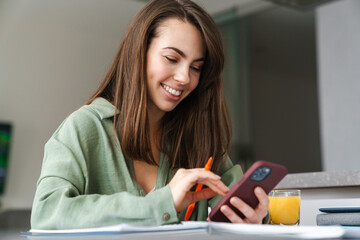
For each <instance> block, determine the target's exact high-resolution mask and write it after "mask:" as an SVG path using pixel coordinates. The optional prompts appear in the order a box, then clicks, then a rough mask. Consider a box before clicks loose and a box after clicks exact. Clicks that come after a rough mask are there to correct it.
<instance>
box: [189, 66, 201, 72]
mask: <svg viewBox="0 0 360 240" xmlns="http://www.w3.org/2000/svg"><path fill="white" fill-rule="evenodd" d="M191 69H192V70H194V71H196V72H200V71H201V68H199V67H194V66H192V67H191Z"/></svg>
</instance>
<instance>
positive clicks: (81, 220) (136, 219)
mask: <svg viewBox="0 0 360 240" xmlns="http://www.w3.org/2000/svg"><path fill="white" fill-rule="evenodd" d="M114 112H115V107H114V106H113V105H112V104H111V103H110V102H108V101H107V100H105V99H104V98H97V99H95V100H94V101H93V102H92V103H91V104H90V105H85V106H83V107H81V108H80V109H79V110H77V111H75V112H74V113H72V114H71V115H70V116H69V117H67V118H66V119H65V120H64V122H63V123H62V124H61V125H60V127H59V128H58V129H57V130H56V131H55V133H54V134H53V136H52V137H51V138H50V140H49V141H48V142H47V143H46V145H45V153H44V160H43V165H42V170H41V175H40V178H39V180H38V183H37V190H36V194H35V198H34V202H33V208H32V215H31V227H32V228H35V229H68V228H84V227H99V226H104V225H112V224H119V223H130V224H141V225H162V224H170V223H177V222H179V221H182V220H183V219H184V216H185V212H186V211H183V212H181V213H177V212H176V211H175V208H174V204H173V199H172V195H171V192H170V188H169V186H168V183H169V182H170V180H171V178H172V176H173V174H174V173H175V170H173V169H170V166H169V163H168V161H167V158H166V156H165V155H164V154H162V153H161V154H160V159H159V168H158V173H157V179H156V186H155V189H154V190H153V191H152V192H150V193H148V194H145V192H144V190H143V189H142V188H141V187H140V185H138V184H137V182H136V180H135V174H134V168H133V163H132V161H131V160H127V159H125V158H124V155H123V154H122V151H121V147H120V144H119V141H118V139H117V137H116V135H115V134H114V130H113V122H112V117H113V116H114ZM217 174H219V175H220V176H222V179H221V180H222V181H223V182H224V183H225V184H226V185H227V186H229V187H231V186H232V185H233V184H234V183H235V182H236V180H237V179H238V178H239V177H240V176H241V175H242V171H241V168H240V166H238V165H235V166H233V164H232V163H231V160H230V159H227V161H226V163H225V164H224V165H223V166H222V168H221V169H220V171H219V172H218V173H217ZM219 200H220V196H216V197H214V198H212V199H209V200H203V201H200V202H198V203H197V204H196V207H195V209H194V211H193V213H192V215H191V220H202V221H204V220H206V218H207V216H208V206H210V207H214V206H215V204H216V203H217V202H218V201H219Z"/></svg>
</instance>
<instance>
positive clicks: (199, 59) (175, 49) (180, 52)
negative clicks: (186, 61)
mask: <svg viewBox="0 0 360 240" xmlns="http://www.w3.org/2000/svg"><path fill="white" fill-rule="evenodd" d="M163 49H170V50H173V51H175V52H177V53H178V54H179V55H180V56H182V57H183V58H186V54H185V53H184V52H183V51H181V50H180V49H178V48H176V47H165V48H163ZM204 61H205V58H198V59H195V60H194V62H204Z"/></svg>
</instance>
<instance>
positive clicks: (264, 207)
mask: <svg viewBox="0 0 360 240" xmlns="http://www.w3.org/2000/svg"><path fill="white" fill-rule="evenodd" d="M255 195H256V197H257V198H258V200H259V204H258V205H257V207H256V209H255V210H256V211H257V212H258V215H259V216H261V217H262V218H264V217H265V216H266V215H267V213H268V208H269V198H268V196H267V194H266V192H265V191H264V189H262V188H261V187H257V188H255Z"/></svg>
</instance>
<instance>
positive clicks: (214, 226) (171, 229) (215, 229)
mask: <svg viewBox="0 0 360 240" xmlns="http://www.w3.org/2000/svg"><path fill="white" fill-rule="evenodd" d="M193 232H197V233H202V232H203V233H206V234H236V235H244V236H245V235H252V236H264V237H265V236H266V237H279V238H294V239H331V238H333V239H334V238H335V239H336V238H341V237H343V236H344V234H345V232H346V230H345V229H344V228H342V227H340V226H321V227H320V226H277V225H262V224H259V225H258V224H232V223H217V222H192V221H188V222H182V223H181V224H173V225H165V226H137V225H129V224H119V225H114V226H107V227H99V228H87V229H71V230H37V229H31V230H30V231H29V232H25V233H23V236H28V237H46V236H47V237H66V236H89V235H114V234H117V235H135V234H144V233H146V235H147V236H150V235H158V234H164V233H166V234H168V233H193Z"/></svg>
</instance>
